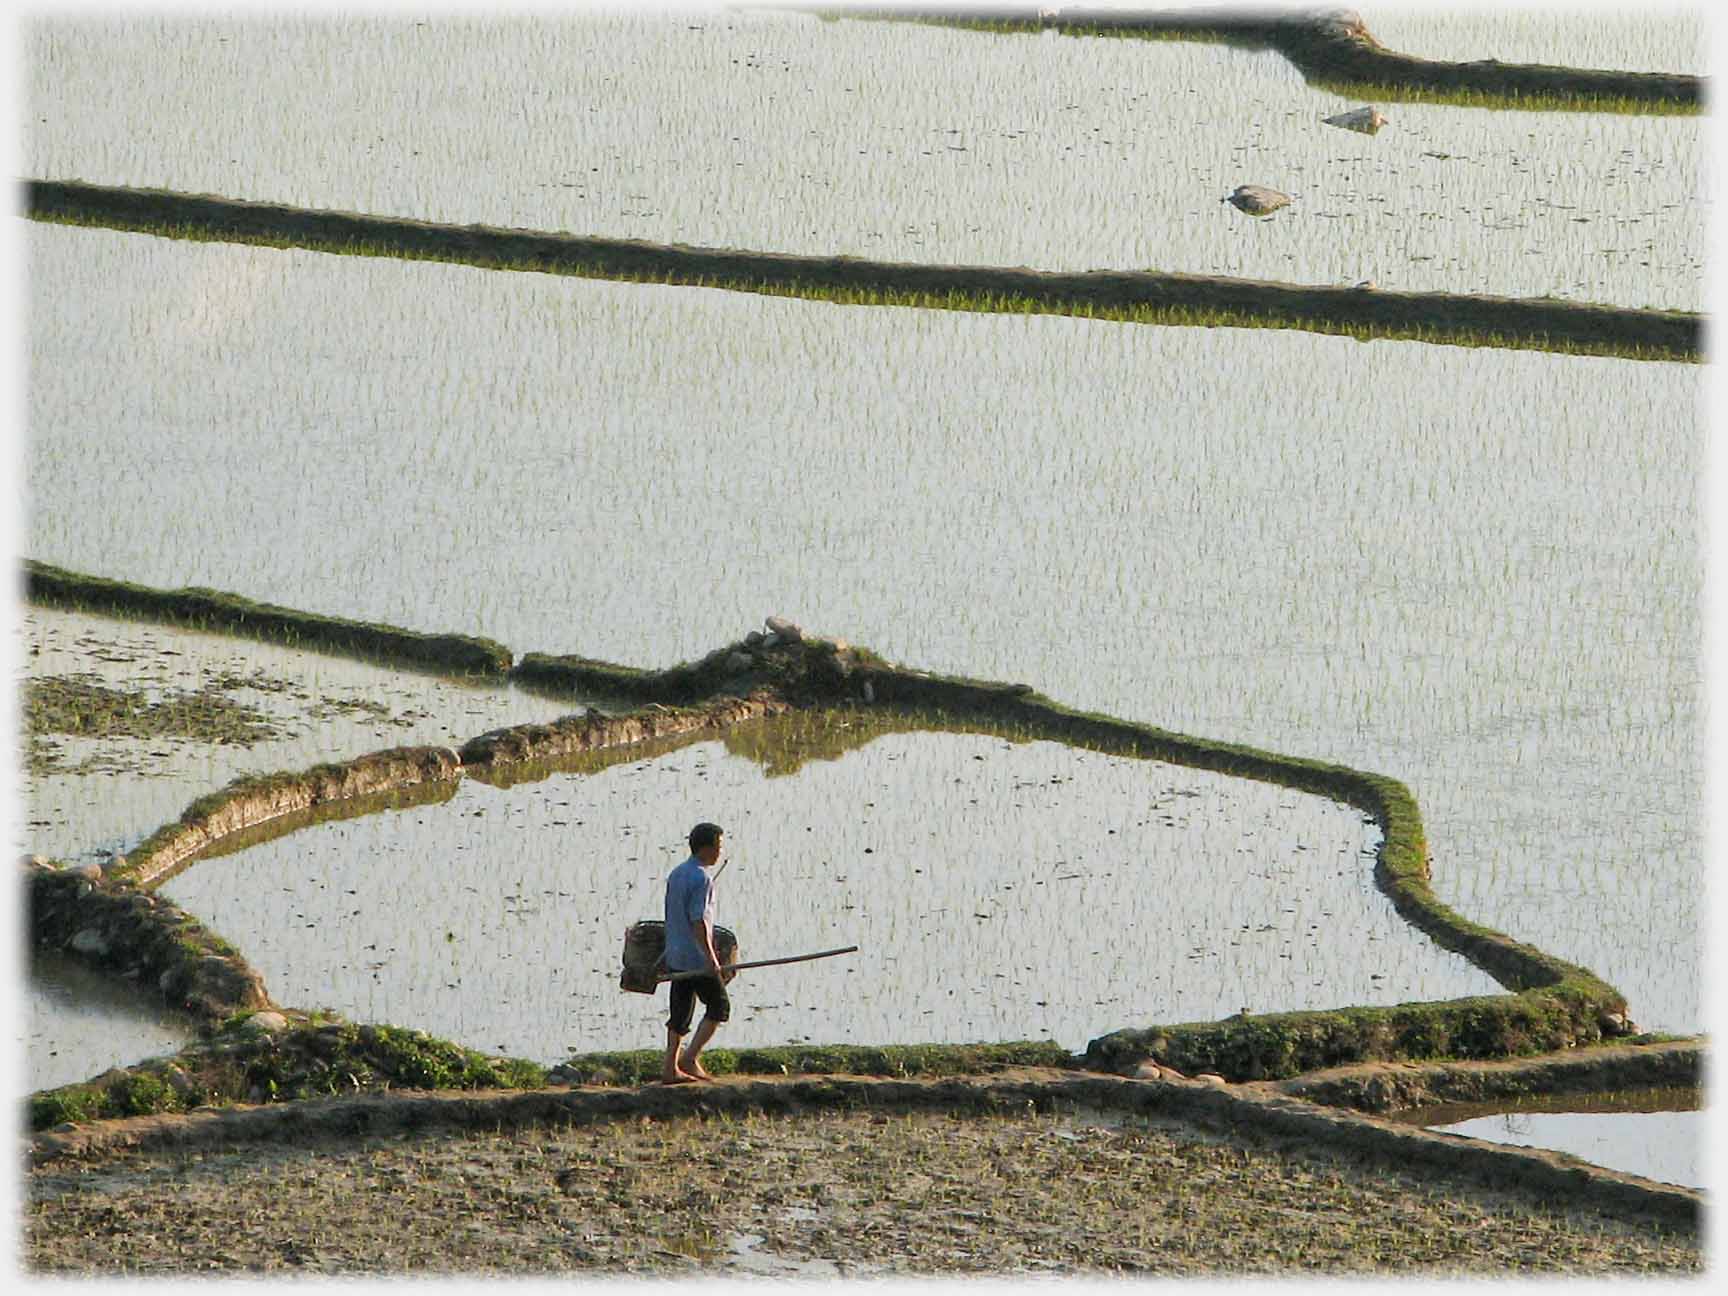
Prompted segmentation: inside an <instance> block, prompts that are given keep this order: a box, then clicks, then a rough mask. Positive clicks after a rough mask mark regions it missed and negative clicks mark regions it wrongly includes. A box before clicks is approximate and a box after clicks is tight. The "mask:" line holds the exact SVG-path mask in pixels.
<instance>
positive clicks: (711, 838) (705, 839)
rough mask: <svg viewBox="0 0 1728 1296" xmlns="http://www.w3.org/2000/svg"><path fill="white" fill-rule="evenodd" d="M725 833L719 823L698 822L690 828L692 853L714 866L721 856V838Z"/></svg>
mask: <svg viewBox="0 0 1728 1296" xmlns="http://www.w3.org/2000/svg"><path fill="white" fill-rule="evenodd" d="M724 835H725V833H724V830H723V829H722V828H721V827H720V825H719V824H711V823H699V824H697V825H696V826H695V827H694V828H692V829H691V830H690V853H691V854H692V855H694V856H695V857H696V858H697V859H699V860H701V861H702V862H703V863H704V864H706V865H709V866H710V867H712V866H713V864H714V861H716V860H717V859H719V858H720V839H721V837H723V836H724Z"/></svg>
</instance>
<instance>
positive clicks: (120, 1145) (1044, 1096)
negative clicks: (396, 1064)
mask: <svg viewBox="0 0 1728 1296" xmlns="http://www.w3.org/2000/svg"><path fill="white" fill-rule="evenodd" d="M1076 1108H1079V1109H1083V1110H1092V1111H1098V1110H1103V1111H1114V1112H1120V1113H1122V1114H1124V1115H1130V1116H1155V1117H1164V1118H1167V1119H1168V1118H1175V1119H1178V1120H1181V1121H1184V1122H1187V1123H1192V1124H1194V1125H1197V1126H1200V1127H1201V1128H1203V1129H1210V1130H1213V1131H1216V1132H1218V1133H1221V1134H1224V1135H1226V1136H1232V1137H1239V1136H1240V1135H1241V1134H1242V1133H1243V1132H1244V1131H1245V1130H1251V1131H1254V1133H1255V1135H1256V1136H1258V1137H1263V1138H1269V1139H1272V1140H1275V1141H1276V1142H1278V1143H1279V1144H1282V1145H1283V1146H1285V1147H1292V1148H1296V1149H1302V1150H1327V1151H1331V1152H1334V1153H1337V1154H1342V1155H1345V1156H1349V1157H1351V1158H1353V1159H1357V1160H1361V1161H1366V1162H1369V1163H1371V1164H1379V1165H1385V1166H1395V1167H1398V1168H1401V1169H1420V1170H1423V1171H1426V1172H1429V1173H1432V1174H1438V1175H1442V1176H1446V1177H1448V1178H1455V1179H1464V1180H1468V1181H1472V1182H1476V1183H1483V1184H1488V1185H1490V1186H1492V1187H1494V1188H1495V1189H1497V1190H1499V1191H1502V1192H1507V1193H1511V1194H1514V1195H1516V1196H1519V1197H1523V1198H1527V1199H1536V1200H1540V1201H1548V1202H1551V1201H1553V1200H1554V1199H1556V1198H1562V1197H1563V1198H1564V1199H1566V1200H1567V1201H1569V1202H1571V1203H1572V1204H1573V1205H1574V1206H1577V1207H1586V1208H1592V1209H1595V1210H1599V1211H1603V1212H1605V1213H1607V1214H1610V1215H1614V1216H1617V1217H1626V1218H1633V1219H1640V1220H1651V1221H1657V1222H1660V1223H1662V1224H1665V1225H1667V1226H1669V1227H1675V1228H1681V1229H1694V1228H1696V1227H1698V1226H1699V1224H1700V1222H1701V1217H1702V1213H1703V1194H1702V1193H1700V1192H1698V1191H1696V1190H1694V1189H1689V1188H1682V1187H1677V1186H1675V1185H1673V1184H1665V1183H1657V1182H1655V1181H1652V1180H1648V1179H1643V1178H1640V1177H1638V1176H1636V1175H1629V1174H1623V1173H1620V1172H1618V1171H1613V1170H1608V1169H1605V1168H1603V1167H1600V1166H1594V1165H1591V1164H1589V1163H1587V1162H1584V1161H1581V1160H1578V1159H1577V1158H1575V1157H1572V1156H1568V1155H1566V1154H1564V1153H1558V1152H1551V1151H1547V1150H1544V1149H1539V1148H1523V1147H1510V1146H1504V1145H1499V1144H1493V1143H1486V1142H1479V1141H1477V1140H1474V1139H1465V1138H1457V1137H1455V1136H1451V1135H1445V1134H1432V1133H1429V1132H1428V1131H1426V1130H1423V1129H1421V1128H1418V1127H1412V1126H1409V1125H1400V1124H1397V1123H1394V1122H1391V1121H1385V1120H1378V1119H1375V1118H1373V1117H1365V1116H1361V1115H1358V1114H1356V1113H1352V1112H1345V1111H1338V1110H1332V1109H1328V1108H1324V1107H1320V1106H1316V1105H1315V1104H1313V1103H1310V1102H1304V1101H1301V1100H1300V1099H1296V1098H1291V1097H1289V1096H1286V1095H1284V1094H1280V1093H1277V1092H1275V1091H1273V1090H1270V1089H1268V1088H1266V1087H1265V1086H1255V1085H1250V1086H1241V1087H1236V1088H1229V1089H1226V1088H1221V1087H1216V1086H1212V1085H1208V1084H1204V1083H1199V1082H1191V1081H1175V1080H1150V1081H1148V1080H1131V1079H1123V1078H1119V1077H1115V1076H1103V1075H1085V1074H1079V1073H1075V1072H1071V1071H1068V1072H1064V1071H1056V1070H1047V1069H1027V1068H1020V1067H1010V1068H1006V1069H1003V1070H1001V1071H998V1072H996V1073H994V1074H989V1075H970V1076H956V1077H949V1078H946V1079H940V1080H934V1081H931V1080H910V1079H902V1078H874V1077H860V1076H843V1077H842V1076H834V1077H825V1078H822V1079H807V1078H799V1077H787V1078H779V1077H774V1078H752V1079H749V1080H730V1081H722V1082H720V1083H718V1084H713V1085H704V1086H700V1087H691V1088H662V1087H659V1086H649V1087H647V1088H642V1089H629V1090H617V1089H613V1090H606V1089H571V1090H558V1089H536V1090H533V1091H531V1092H505V1093H500V1092H490V1093H487V1092H479V1093H451V1092H441V1093H400V1092H393V1093H387V1094H366V1095H360V1096H351V1097H346V1098H331V1099H325V1100H320V1101H314V1102H306V1103H296V1104H293V1105H291V1106H283V1105H275V1106H269V1107H254V1108H247V1109H235V1108H227V1109H220V1110H208V1111H197V1112H192V1113H188V1114H184V1115H163V1116H145V1117H140V1118H136V1119H130V1120H113V1121H104V1122H101V1123H97V1124H90V1125H85V1126H81V1127H78V1128H72V1129H65V1130H57V1131H54V1132H44V1133H38V1134H37V1135H36V1136H35V1137H34V1138H33V1139H32V1140H31V1145H30V1150H29V1158H30V1164H31V1165H32V1166H45V1165H52V1164H55V1163H58V1162H65V1161H74V1162H76V1161H79V1160H87V1159H91V1158H98V1157H101V1156H104V1155H107V1154H112V1153H116V1152H121V1151H127V1150H140V1151H148V1150H152V1149H157V1148H166V1147H172V1148H181V1149H197V1148H211V1147H232V1146H234V1145H236V1144H243V1143H249V1142H258V1141H271V1140H275V1141H291V1142H294V1143H297V1144H305V1143H309V1142H312V1141H314V1140H316V1139H319V1138H340V1139H354V1138H365V1137H375V1136H381V1135H383V1136H387V1135H391V1134H409V1133H413V1134H431V1133H458V1132H465V1131H485V1132H496V1131H498V1130H500V1129H515V1128H522V1127H533V1126H559V1125H591V1124H595V1123H598V1122H602V1121H615V1120H640V1119H648V1118H656V1119H663V1120H665V1119H679V1118H684V1119H712V1118H714V1117H716V1116H720V1117H727V1116H731V1117H738V1116H743V1115H746V1114H750V1113H758V1112H760V1113H770V1114H776V1115H786V1116H796V1115H802V1114H808V1113H815V1112H822V1111H834V1110H842V1111H857V1110H867V1111H874V1112H880V1113H889V1112H910V1111H932V1110H934V1111H946V1112H951V1113H955V1114H967V1115H988V1114H993V1113H1000V1114H1006V1113H1024V1112H1026V1111H1028V1110H1033V1111H1039V1112H1060V1111H1067V1110H1074V1109H1076Z"/></svg>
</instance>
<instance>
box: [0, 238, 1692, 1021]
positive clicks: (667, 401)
mask: <svg viewBox="0 0 1728 1296" xmlns="http://www.w3.org/2000/svg"><path fill="white" fill-rule="evenodd" d="M28 238H29V243H28V246H29V250H30V255H31V258H32V261H31V271H32V273H31V286H32V288H31V291H32V298H31V305H32V331H31V339H30V341H31V347H32V351H31V360H30V364H31V370H30V372H31V387H30V397H29V399H30V405H29V413H30V419H31V425H32V428H33V438H32V441H31V443H30V446H29V451H28V473H29V480H30V483H31V489H32V492H33V498H34V500H35V503H36V507H35V508H34V509H33V510H32V513H31V516H30V520H29V531H28V538H27V547H28V551H29V552H30V553H31V554H32V556H34V557H37V558H40V559H42V560H44V561H49V562H54V563H59V564H63V565H65V566H68V567H72V568H74V569H79V570H90V571H96V572H100V573H102V574H105V575H112V576H117V577H121V578H124V579H130V580H137V581H142V582H145V583H149V584H160V585H169V586H176V585H183V584H205V585H211V586H215V587H218V588H228V589H234V590H236V591H238V592H241V593H245V594H249V595H252V596H254V597H260V596H266V597H269V598H271V599H272V600H273V601H277V602H281V603H285V604H288V605H290V606H301V607H306V608H309V609H312V610H316V611H320V612H326V613H332V614H337V615H349V616H358V617H362V618H364V619H369V620H381V621H386V622H392V623H396V624H403V625H407V626H409V627H411V628H415V629H424V630H445V631H459V632H467V633H479V634H485V635H488V636H491V637H494V638H497V639H499V640H501V641H502V642H504V643H506V644H508V645H509V646H511V647H512V648H513V649H515V650H516V651H518V652H523V651H528V650H536V651H551V652H580V653H584V654H587V655H591V656H597V657H602V658H605V659H608V660H613V661H627V662H633V663H638V664H644V665H668V664H671V663H672V662H673V661H676V660H679V659H681V658H691V657H696V656H699V655H701V654H702V653H704V652H707V651H708V650H709V649H711V648H712V647H714V646H715V644H716V643H718V642H722V641H723V640H724V639H726V638H729V637H731V636H733V635H735V634H736V633H738V632H739V631H740V629H741V628H743V627H748V626H752V625H756V624H759V623H760V619H761V617H762V616H763V615H764V614H765V613H767V612H770V611H774V612H780V613H784V614H787V615H791V616H794V617H796V618H798V619H800V620H801V621H802V623H803V624H805V625H806V626H807V627H809V628H811V629H812V630H814V631H816V632H819V633H828V634H839V635H843V636H845V637H847V638H849V639H851V640H852V641H854V642H858V643H864V644H867V645H869V646H870V647H872V648H875V649H877V650H878V651H880V652H883V653H885V654H886V655H888V656H889V657H891V658H893V659H895V660H900V661H904V662H908V663H911V664H914V665H917V666H920V667H927V668H932V669H937V670H945V671H953V672H958V673H964V674H969V675H973V676H977V677H981V678H987V679H1007V680H1022V681H1025V682H1028V683H1031V684H1032V685H1033V686H1034V687H1036V688H1038V689H1040V690H1041V691H1043V692H1045V693H1046V694H1048V695H1050V696H1051V697H1054V698H1056V699H1058V700H1059V701H1062V702H1065V703H1068V704H1071V705H1076V706H1080V707H1083V708H1086V709H1094V710H1099V711H1104V712H1106V713H1109V714H1115V715H1121V716H1125V717H1129V718H1133V719H1138V720H1144V721H1149V722H1151V723H1154V724H1160V725H1164V726H1166V727H1169V728H1174V729H1178V730H1181V731H1185V732H1190V733H1196V734H1201V735H1206V736H1212V737H1220V738H1226V739H1230V740H1234V741H1241V742H1246V743H1250V744H1254V745H1258V746H1264V747H1269V748H1272V749H1274V750H1280V751H1286V752H1291V753H1297V754H1303V755H1314V756H1318V757H1322V758H1325V759H1333V760H1341V761H1345V762H1347V763H1350V764H1354V765H1358V766H1361V767H1365V768H1369V769H1375V770H1380V771H1384V772H1386V773H1389V774H1392V775H1394V776H1396V777H1399V778H1401V779H1403V780H1405V781H1406V782H1407V783H1409V784H1410V786H1411V787H1412V789H1413V790H1414V792H1415V794H1416V796H1417V798H1418V800H1419V802H1420V803H1421V805H1422V807H1423V814H1424V818H1425V821H1426V823H1427V827H1428V833H1429V840H1430V843H1431V845H1432V847H1433V850H1434V853H1435V858H1436V867H1435V885H1436V888H1437V890H1438V891H1439V893H1440V895H1441V897H1442V899H1444V900H1445V901H1446V902H1447V903H1448V904H1451V905H1453V906H1455V907H1456V908H1458V909H1459V910H1460V911H1461V912H1463V913H1465V914H1468V915H1469V916H1470V917H1471V918H1472V919H1474V920H1477V921H1480V922H1483V923H1486V924H1487V925H1489V926H1492V927H1495V928H1497V929H1499V930H1502V931H1505V932H1508V933H1509V934H1511V935H1514V936H1517V937H1519V938H1521V939H1530V940H1534V941H1536V943H1538V944H1540V945H1542V947H1543V948H1545V949H1549V950H1552V951H1553V952H1554V953H1557V954H1559V955H1560V956H1562V957H1564V958H1567V959H1570V960H1574V961H1576V962H1579V963H1582V964H1583V965H1584V966H1586V967H1589V968H1591V969H1593V970H1594V971H1596V972H1597V973H1599V974H1600V975H1602V976H1603V977H1605V978H1606V979H1608V980H1609V981H1610V982H1611V983H1612V984H1614V985H1616V986H1617V987H1619V988H1620V989H1621V990H1623V991H1624V992H1625V993H1626V994H1627V995H1628V997H1629V998H1630V1000H1631V1003H1632V1007H1633V1015H1634V1018H1635V1020H1637V1021H1638V1022H1639V1024H1640V1025H1642V1026H1644V1027H1646V1028H1648V1029H1664V1030H1675V1031H1687V1030H1693V1029H1696V1028H1697V1027H1698V1026H1699V1024H1700V1022H1701V1010H1700V1006H1699V994H1698V978H1699V956H1698V949H1699V933H1698V921H1699V918H1698V906H1697V895H1698V885H1699V869H1698V861H1699V858H1700V851H1701V829H1700V822H1699V810H1698V807H1699V805H1700V799H1699V797H1700V780H1701V764H1700V760H1699V754H1698V750H1697V745H1698V741H1699V729H1698V724H1699V720H1698V716H1699V713H1698V690H1699V672H1700V667H1699V656H1698V654H1699V635H1700V630H1699V624H1698V598H1699V589H1700V582H1701V571H1700V565H1699V557H1698V550H1697V534H1698V532H1697V527H1698V523H1699V517H1698V510H1697V505H1696V500H1695V487H1696V483H1697V481H1698V479H1699V475H1700V473H1701V471H1702V450H1701V442H1700V438H1699V428H1698V425H1697V421H1696V414H1695V410H1696V407H1697V402H1698V401H1699V398H1700V396H1701V390H1702V389H1701V385H1700V384H1701V382H1702V380H1703V371H1702V369H1701V368H1700V367H1698V366H1685V365H1673V364H1641V363H1634V362H1627V361H1615V360H1601V359H1584V358H1576V357H1561V356H1550V355H1542V354H1535V353H1525V352H1502V351H1490V350H1482V349H1476V350H1470V349H1463V348H1452V347H1430V346H1422V345H1418V344H1403V343H1373V344H1361V343H1357V342H1354V341H1351V340H1347V339H1339V338H1326V337H1317V336H1312V335H1305V334H1296V333H1288V332H1271V331H1265V330H1223V329H1175V328H1143V327H1123V326H1120V325H1111V324H1099V323H1089V322H1085V321H1077V320H1064V319H1052V318H1012V317H981V316H969V315H962V314H957V313H947V312H934V311H912V310H864V309H846V308H839V307H834V306H830V305H825V304H820V303H808V302H795V301H780V300H767V299H756V298H750V297H746V296H741V295H737V294H724V293H716V292H706V291H702V290H674V289H664V288H653V287H630V286H623V285H612V284H601V283H593V282H585V281H579V280H567V279H552V278H546V277H540V276H533V275H503V274H489V273H486V272H481V271H476V270H470V269H463V268H459V267H448V266H434V265H413V264H402V263H395V262H386V261H377V260H370V259H366V258H341V257H320V256H317V255H314V254H310V253H298V252H272V251H264V250H259V249H252V248H237V247H225V246H202V245H187V244H176V243H171V242H167V241H163V240H155V239H150V238H147V237H143V236H136V235H123V234H110V233H103V232H99V231H83V230H72V229H59V228H48V227H40V226H33V227H32V228H31V229H30V231H29V234H28ZM165 285H168V286H170V287H168V288H166V289H165V287H164V286H165ZM74 288H75V289H76V291H74V290H73V289H74ZM330 320H341V321H342V327H341V330H340V333H339V335H338V334H336V333H333V332H332V330H331V328H330V327H329V325H328V321H330ZM121 427H124V428H126V429H127V436H126V437H125V438H124V439H119V440H117V439H116V437H115V435H114V431H115V429H117V428H121ZM212 481H218V482H220V483H222V491H221V494H220V503H216V502H215V499H214V498H213V495H212V492H211V490H210V488H209V483H210V482H212ZM98 501H100V507H98V506H97V502H98ZM696 501H701V504H700V506H699V507H698V506H697V504H696ZM257 517H272V518H281V519H284V521H283V523H282V524H281V525H280V527H279V528H278V529H276V530H275V531H273V532H271V533H268V534H266V533H261V532H260V531H259V530H258V529H257V528H256V527H254V526H253V525H252V524H251V520H252V519H253V518H257ZM337 518H339V519H341V520H342V522H341V525H333V524H331V522H330V519H337ZM332 572H339V573H341V576H342V578H341V580H340V581H335V582H333V581H332V580H331V579H330V573H332ZM697 589H699V590H700V591H701V598H700V600H699V602H698V601H693V598H692V591H693V590H697ZM698 609H699V610H698ZM716 626H725V627H727V629H726V630H725V631H724V632H717V631H716Z"/></svg>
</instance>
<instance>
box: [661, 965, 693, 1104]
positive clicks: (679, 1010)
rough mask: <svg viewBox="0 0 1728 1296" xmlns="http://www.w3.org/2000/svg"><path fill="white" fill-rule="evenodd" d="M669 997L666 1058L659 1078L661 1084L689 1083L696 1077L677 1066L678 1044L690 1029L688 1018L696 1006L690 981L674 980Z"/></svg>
mask: <svg viewBox="0 0 1728 1296" xmlns="http://www.w3.org/2000/svg"><path fill="white" fill-rule="evenodd" d="M671 999H672V1002H671V1004H670V1005H669V1006H668V1016H667V1018H666V1060H665V1061H664V1062H663V1063H662V1064H661V1067H660V1080H661V1083H663V1084H689V1083H690V1081H692V1080H694V1079H695V1078H696V1077H695V1076H693V1075H691V1074H690V1073H689V1072H688V1071H685V1070H683V1069H682V1068H680V1067H679V1065H678V1045H679V1044H681V1043H682V1042H683V1040H684V1033H685V1032H686V1031H688V1030H689V1029H690V1018H691V1016H692V1015H694V1013H695V1008H696V1004H695V995H694V994H692V993H691V989H690V983H689V982H688V981H674V982H673V983H672V991H671Z"/></svg>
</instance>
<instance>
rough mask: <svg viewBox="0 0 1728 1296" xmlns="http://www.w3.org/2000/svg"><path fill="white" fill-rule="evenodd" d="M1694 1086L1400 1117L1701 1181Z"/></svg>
mask: <svg viewBox="0 0 1728 1296" xmlns="http://www.w3.org/2000/svg"><path fill="white" fill-rule="evenodd" d="M1700 1099H1701V1095H1700V1093H1699V1091H1698V1090H1696V1089H1691V1090H1648V1091H1634V1092H1629V1093H1618V1094H1601V1095H1589V1094H1585V1095H1570V1096H1562V1097H1555V1098H1549V1099H1541V1100H1528V1101H1526V1102H1523V1103H1521V1104H1519V1105H1518V1107H1517V1108H1516V1109H1514V1110H1511V1111H1508V1110H1505V1109H1504V1108H1502V1109H1501V1110H1498V1111H1496V1110H1492V1109H1490V1108H1488V1107H1487V1106H1486V1105H1484V1106H1482V1107H1443V1108H1426V1109H1423V1110H1420V1111H1416V1112H1410V1113H1405V1114H1404V1115H1403V1116H1401V1117H1400V1119H1419V1120H1421V1122H1422V1123H1423V1124H1424V1125H1426V1126H1428V1127H1429V1128H1430V1129H1434V1130H1439V1131H1441V1132H1443V1133H1449V1134H1463V1135H1467V1136H1468V1137H1470V1138H1478V1139H1484V1140H1486V1141H1488V1142H1490V1143H1507V1144H1511V1145H1513V1146H1516V1147H1537V1148H1548V1149H1549V1150H1551V1151H1555V1152H1568V1153H1571V1154H1572V1155H1573V1156H1576V1157H1581V1158H1583V1159H1584V1160H1586V1161H1590V1162H1593V1163H1594V1164H1596V1165H1599V1166H1606V1167H1607V1168H1608V1169H1610V1170H1620V1171H1624V1172H1625V1173H1628V1174H1635V1175H1642V1176H1644V1177H1645V1178H1646V1179H1658V1180H1661V1181H1662V1182H1664V1183H1673V1184H1681V1185H1683V1186H1685V1187H1689V1188H1703V1187H1704V1186H1705V1182H1704V1179H1705V1166H1704V1157H1703V1149H1704V1147H1705V1146H1706V1134H1707V1132H1708V1129H1709V1126H1708V1124H1707V1117H1706V1113H1705V1111H1704V1108H1703V1107H1702V1105H1701V1101H1700Z"/></svg>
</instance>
